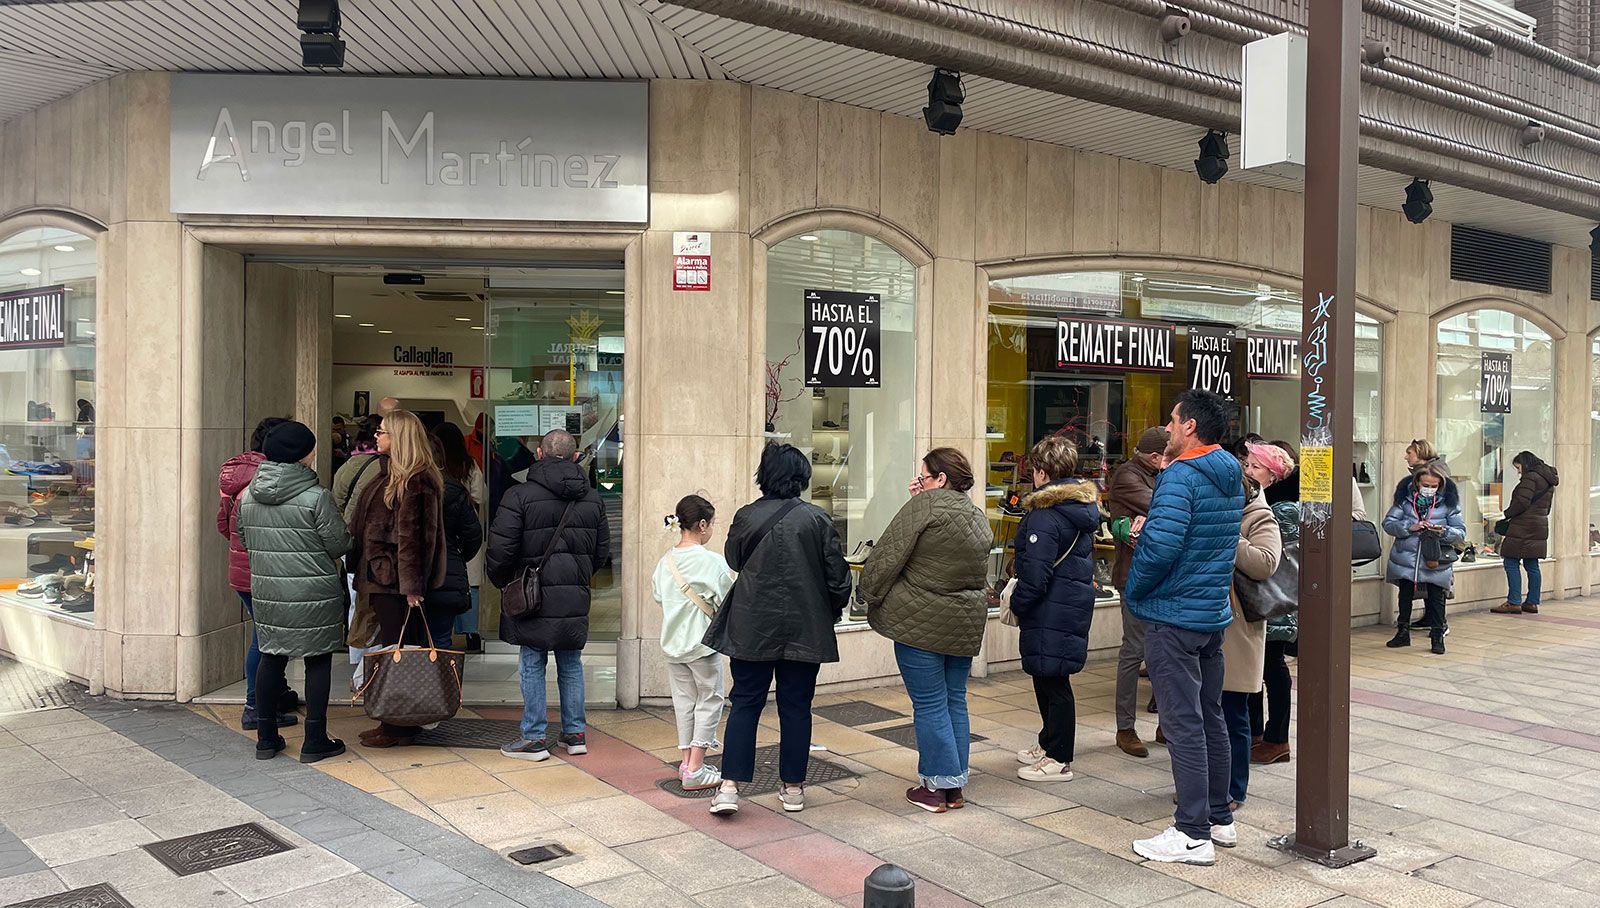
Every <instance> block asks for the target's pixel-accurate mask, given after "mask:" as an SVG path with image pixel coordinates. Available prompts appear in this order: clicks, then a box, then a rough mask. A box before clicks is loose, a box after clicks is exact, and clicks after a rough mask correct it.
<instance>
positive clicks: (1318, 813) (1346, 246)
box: [1273, 0, 1376, 867]
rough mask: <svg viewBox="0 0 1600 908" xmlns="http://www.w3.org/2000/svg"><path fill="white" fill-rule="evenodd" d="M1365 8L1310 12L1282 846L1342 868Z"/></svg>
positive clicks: (1323, 6)
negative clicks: (1289, 822)
mask: <svg viewBox="0 0 1600 908" xmlns="http://www.w3.org/2000/svg"><path fill="white" fill-rule="evenodd" d="M1360 55H1361V0H1317V2H1316V3H1313V4H1311V20H1310V37H1309V41H1308V46H1307V59H1306V195H1305V206H1306V214H1305V264H1304V271H1305V288H1304V300H1303V306H1304V314H1303V316H1302V337H1301V342H1300V343H1301V346H1300V355H1301V365H1302V368H1301V370H1300V385H1301V392H1302V397H1303V399H1304V411H1303V415H1304V420H1303V422H1302V433H1301V500H1302V506H1301V515H1300V519H1301V529H1300V545H1301V556H1302V557H1301V564H1300V657H1299V665H1300V684H1299V688H1300V729H1299V742H1298V747H1297V748H1296V751H1297V753H1296V758H1297V759H1298V761H1299V762H1298V763H1297V769H1296V773H1295V789H1296V791H1295V795H1296V796H1295V831H1294V834H1293V835H1292V836H1283V837H1281V838H1279V839H1277V840H1275V841H1274V843H1273V844H1274V846H1275V847H1278V848H1281V849H1285V850H1291V851H1293V852H1294V853H1296V854H1299V855H1301V856H1304V857H1306V858H1309V859H1311V860H1314V861H1317V862H1318V863H1321V864H1326V865H1328V866H1331V867H1343V866H1346V865H1349V864H1353V863H1355V862H1356V861H1360V860H1364V859H1366V858H1369V857H1372V856H1373V855H1374V854H1376V852H1375V851H1373V850H1372V849H1371V848H1367V847H1365V846H1363V845H1361V844H1360V843H1359V842H1358V843H1355V844H1352V843H1351V842H1350V538H1351V529H1350V524H1351V511H1350V508H1351V501H1350V495H1351V485H1352V484H1351V481H1350V473H1349V470H1350V463H1351V436H1352V427H1353V426H1352V422H1353V413H1354V403H1355V398H1354V391H1353V385H1354V382H1355V311H1356V147H1357V139H1358V136H1359V133H1360V117H1359V113H1360V86H1361V83H1360V73H1359V68H1358V67H1359V65H1360Z"/></svg>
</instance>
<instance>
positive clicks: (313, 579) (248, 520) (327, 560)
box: [239, 463, 350, 659]
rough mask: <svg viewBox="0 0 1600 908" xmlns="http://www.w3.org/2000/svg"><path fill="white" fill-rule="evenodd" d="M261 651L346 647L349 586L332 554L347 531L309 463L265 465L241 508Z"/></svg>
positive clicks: (314, 652) (297, 653) (296, 654)
mask: <svg viewBox="0 0 1600 908" xmlns="http://www.w3.org/2000/svg"><path fill="white" fill-rule="evenodd" d="M239 538H240V539H241V540H242V541H243V542H244V547H245V549H246V550H247V551H248V552H249V553H250V592H251V595H252V598H253V599H254V606H253V611H254V612H255V621H256V638H257V641H258V643H259V645H260V647H261V651H262V652H263V653H267V654H269V655H275V656H288V657H290V658H295V659H300V658H305V657H306V656H320V655H322V654H323V653H331V652H333V651H335V650H338V649H341V648H343V647H344V618H345V586H344V581H343V580H342V579H341V578H340V577H339V569H338V567H337V566H336V565H335V563H334V561H335V559H337V558H339V557H340V556H341V555H343V554H344V553H345V552H347V551H349V550H350V533H349V531H348V530H347V529H346V528H345V525H344V518H343V517H341V516H339V509H338V508H336V507H334V505H333V496H332V494H331V493H329V492H328V490H327V489H325V488H323V487H322V484H321V483H320V482H319V481H318V479H317V474H316V473H315V472H314V471H312V469H311V468H310V467H308V466H305V465H304V464H298V463H263V464H262V465H261V466H260V468H259V469H258V470H257V471H256V475H255V478H254V479H253V480H251V481H250V488H249V490H248V491H247V492H245V495H244V499H243V500H242V502H241V503H240V505H239Z"/></svg>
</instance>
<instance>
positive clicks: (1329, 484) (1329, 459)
mask: <svg viewBox="0 0 1600 908" xmlns="http://www.w3.org/2000/svg"><path fill="white" fill-rule="evenodd" d="M1345 481H1346V482H1348V481H1349V480H1345ZM1300 500H1301V501H1312V502H1316V503H1318V504H1331V503H1332V502H1333V449H1332V448H1330V447H1326V446H1317V445H1306V446H1304V447H1302V448H1301V449H1300Z"/></svg>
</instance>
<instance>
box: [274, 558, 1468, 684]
mask: <svg viewBox="0 0 1600 908" xmlns="http://www.w3.org/2000/svg"><path fill="white" fill-rule="evenodd" d="M1395 585H1396V586H1398V587H1399V588H1400V593H1399V599H1398V604H1399V606H1400V616H1399V617H1400V620H1399V626H1400V627H1410V626H1411V603H1412V601H1414V600H1415V599H1416V598H1417V594H1418V593H1421V594H1422V597H1423V600H1422V601H1423V615H1424V616H1425V617H1426V618H1427V620H1428V624H1429V625H1431V626H1432V627H1433V633H1436V634H1440V633H1443V632H1444V629H1445V628H1446V627H1447V626H1448V625H1447V624H1446V622H1445V617H1444V598H1445V589H1444V587H1442V586H1435V585H1433V584H1431V583H1424V584H1421V588H1420V589H1419V588H1418V585H1417V584H1414V583H1412V582H1411V581H1410V580H1397V581H1395ZM256 699H257V700H258V701H259V700H260V695H259V694H257V697H256Z"/></svg>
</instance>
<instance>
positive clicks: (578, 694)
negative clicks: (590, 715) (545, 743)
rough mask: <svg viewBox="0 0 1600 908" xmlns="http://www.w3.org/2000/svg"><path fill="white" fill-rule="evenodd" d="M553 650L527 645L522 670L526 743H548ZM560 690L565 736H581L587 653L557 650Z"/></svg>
mask: <svg viewBox="0 0 1600 908" xmlns="http://www.w3.org/2000/svg"><path fill="white" fill-rule="evenodd" d="M549 658H550V651H549V650H545V649H534V648H533V647H531V646H524V647H523V648H522V654H521V656H520V657H519V662H520V663H521V668H522V740H524V741H542V740H544V733H545V726H546V724H547V723H548V718H549V707H548V706H546V705H545V694H544V673H545V667H546V665H547V662H548V660H549ZM556 689H557V690H558V691H559V692H560V695H561V733H562V734H564V735H581V734H583V729H584V712H583V650H577V649H558V650H556Z"/></svg>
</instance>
